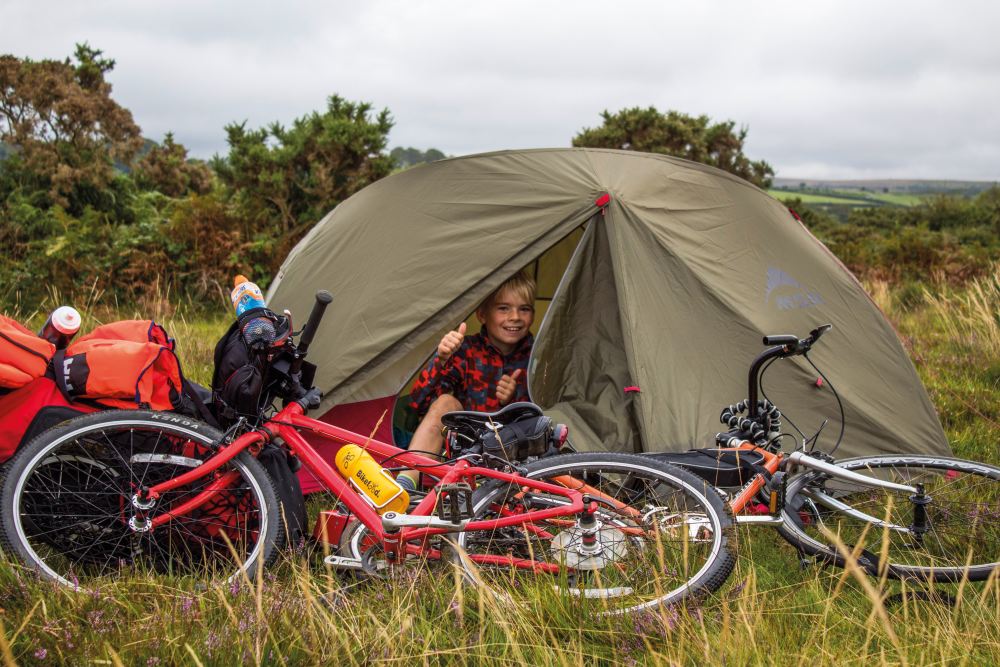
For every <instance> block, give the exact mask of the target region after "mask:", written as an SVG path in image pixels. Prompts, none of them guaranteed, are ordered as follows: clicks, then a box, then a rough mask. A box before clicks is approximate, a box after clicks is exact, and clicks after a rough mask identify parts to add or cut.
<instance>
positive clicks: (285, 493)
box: [257, 443, 308, 547]
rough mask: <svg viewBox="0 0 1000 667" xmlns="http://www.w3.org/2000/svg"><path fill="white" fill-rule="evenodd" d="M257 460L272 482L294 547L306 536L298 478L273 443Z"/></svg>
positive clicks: (284, 453)
mask: <svg viewBox="0 0 1000 667" xmlns="http://www.w3.org/2000/svg"><path fill="white" fill-rule="evenodd" d="M257 460H258V461H260V462H261V465H263V466H264V470H266V471H267V474H268V475H270V476H271V480H272V481H273V482H274V490H275V492H276V493H277V494H278V503H279V504H280V506H281V507H280V508H279V509H280V511H281V513H282V515H283V516H284V519H285V526H286V527H287V529H288V539H289V546H292V547H295V546H297V545H298V543H299V541H300V540H301V539H302V538H303V537H305V536H306V535H308V532H307V531H306V521H307V519H306V501H305V497H304V496H303V495H302V485H301V484H299V476H298V475H296V474H295V473H294V472H292V468H291V466H290V465H289V461H288V454H287V453H286V452H285V450H284V449H282V448H281V447H279V446H278V445H275V444H274V443H268V444H266V445H264V448H263V449H262V450H261V452H260V454H259V455H258V456H257Z"/></svg>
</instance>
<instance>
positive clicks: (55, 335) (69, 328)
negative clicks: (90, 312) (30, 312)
mask: <svg viewBox="0 0 1000 667" xmlns="http://www.w3.org/2000/svg"><path fill="white" fill-rule="evenodd" d="M79 330H80V313H78V312H77V310H76V308H73V307H72V306H59V307H58V308H56V309H55V310H53V311H52V312H51V313H50V314H49V319H47V320H45V326H43V327H42V330H41V331H39V332H38V336H39V337H40V338H44V339H45V340H47V341H49V342H50V343H52V344H53V345H55V346H56V349H57V350H64V349H66V346H67V345H69V342H70V340H72V339H73V336H75V335H76V332H77V331H79Z"/></svg>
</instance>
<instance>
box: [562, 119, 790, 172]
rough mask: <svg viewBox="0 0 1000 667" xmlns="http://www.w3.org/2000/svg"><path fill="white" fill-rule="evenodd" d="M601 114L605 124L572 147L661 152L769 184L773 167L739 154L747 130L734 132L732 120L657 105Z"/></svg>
mask: <svg viewBox="0 0 1000 667" xmlns="http://www.w3.org/2000/svg"><path fill="white" fill-rule="evenodd" d="M601 117H602V118H603V119H604V123H603V124H602V125H601V126H600V127H596V128H584V129H583V130H581V131H580V133H579V134H577V135H576V137H574V138H573V145H574V146H578V147H590V148H618V149H623V150H633V151H645V152H647V153H663V154H665V155H673V156H676V157H681V158H685V159H687V160H693V161H695V162H701V163H703V164H707V165H711V166H713V167H718V168H719V169H723V170H725V171H728V172H730V173H732V174H735V175H737V176H739V177H740V178H744V179H746V180H748V181H750V182H751V183H753V184H754V185H757V186H759V187H762V188H767V187H770V185H771V177H773V176H774V169H772V168H771V165H769V164H768V163H767V162H764V161H763V160H758V161H756V162H754V161H751V160H750V159H749V158H748V157H747V156H746V155H744V154H743V142H744V141H745V140H746V136H747V128H745V127H741V128H740V129H739V130H738V131H736V129H735V127H736V123H735V122H733V121H731V120H728V121H724V122H721V123H712V121H711V120H710V119H709V117H708V116H705V115H702V116H697V117H695V116H688V115H687V114H683V113H680V112H678V111H668V112H666V113H660V112H659V111H657V110H656V108H655V107H649V108H648V109H642V108H639V107H633V108H631V109H622V110H621V111H619V112H618V113H615V114H612V113H610V112H608V111H603V112H601Z"/></svg>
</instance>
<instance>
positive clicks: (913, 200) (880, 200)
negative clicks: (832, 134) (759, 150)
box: [768, 188, 924, 208]
mask: <svg viewBox="0 0 1000 667" xmlns="http://www.w3.org/2000/svg"><path fill="white" fill-rule="evenodd" d="M768 194H770V195H771V196H772V197H774V198H775V199H779V200H781V201H785V200H788V199H795V198H798V199H801V200H802V202H803V203H805V204H809V205H811V206H817V207H819V208H825V207H828V206H848V207H852V208H867V207H875V206H904V207H905V206H916V205H917V204H919V203H920V202H921V201H922V200H923V197H924V195H918V194H909V193H904V192H872V191H869V190H860V189H854V188H843V189H835V190H834V189H830V190H826V189H811V188H810V189H805V190H776V189H771V190H768Z"/></svg>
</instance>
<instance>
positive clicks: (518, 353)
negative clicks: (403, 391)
mask: <svg viewBox="0 0 1000 667" xmlns="http://www.w3.org/2000/svg"><path fill="white" fill-rule="evenodd" d="M476 318H477V319H478V320H479V323H480V324H482V325H483V326H482V329H481V330H480V332H479V333H478V334H474V335H471V336H466V335H465V329H466V326H465V322H462V323H461V324H460V325H458V329H456V330H455V331H450V332H448V333H447V334H445V336H444V338H442V339H441V342H440V343H438V349H437V354H436V355H434V358H433V359H431V361H430V363H429V364H428V365H427V368H425V369H424V370H423V371H422V372H421V373H420V377H419V379H418V380H417V382H416V384H415V385H414V386H413V392H412V393H411V394H410V407H411V408H413V409H414V410H416V411H417V414H418V415H421V416H422V418H423V419H422V421H421V422H420V425H419V426H417V430H416V432H415V433H414V434H413V440H412V441H411V442H410V451H411V452H420V453H426V454H429V455H431V458H434V457H435V456H436V455H438V454H440V453H441V450H442V449H443V448H444V438H443V436H442V435H441V416H442V415H443V414H445V413H446V412H451V411H453V410H476V411H480V412H495V411H496V410H499V409H500V408H502V407H503V406H505V405H507V404H508V403H515V402H517V401H527V400H529V399H528V385H527V369H528V357H529V356H530V355H531V344H532V342H533V341H534V338H533V337H532V335H531V332H530V330H529V329H530V327H531V323H532V322H533V321H534V319H535V282H534V281H533V280H531V279H530V278H528V277H527V276H526V275H525V274H524V272H518V273H517V274H515V275H514V276H513V277H511V278H509V279H508V280H506V281H505V282H504V283H503V284H502V285H500V287H499V288H497V290H496V291H495V292H493V294H491V295H490V296H489V297H487V299H486V301H484V302H483V303H482V305H481V306H479V308H477V309H476ZM397 479H398V480H399V482H400V483H401V484H402V485H403V486H404V487H407V488H408V489H410V490H412V489H415V488H416V487H417V481H418V473H417V472H415V471H404V472H401V473H400V474H399V476H398V477H397Z"/></svg>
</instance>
